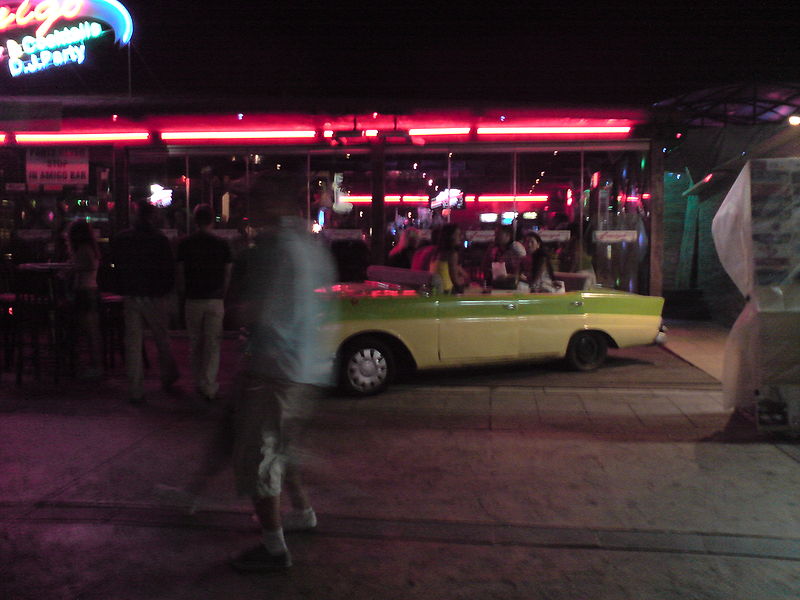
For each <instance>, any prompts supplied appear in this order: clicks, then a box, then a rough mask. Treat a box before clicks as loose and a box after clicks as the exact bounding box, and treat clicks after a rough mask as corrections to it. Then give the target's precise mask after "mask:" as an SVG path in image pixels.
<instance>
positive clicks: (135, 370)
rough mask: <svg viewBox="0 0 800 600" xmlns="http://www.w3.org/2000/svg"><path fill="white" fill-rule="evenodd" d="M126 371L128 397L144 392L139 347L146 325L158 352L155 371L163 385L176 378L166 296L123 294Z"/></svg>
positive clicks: (176, 370)
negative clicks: (128, 387)
mask: <svg viewBox="0 0 800 600" xmlns="http://www.w3.org/2000/svg"><path fill="white" fill-rule="evenodd" d="M123 310H124V313H125V371H126V373H127V375H128V383H129V385H130V396H131V398H141V397H142V395H144V369H143V365H142V346H143V344H144V329H145V327H148V328H149V329H150V331H151V332H152V334H153V340H154V341H155V343H156V349H157V351H158V371H159V375H160V376H161V382H162V384H164V385H168V384H171V383H173V382H174V381H175V380H176V379H177V378H178V366H177V365H176V364H175V359H174V358H173V356H172V347H171V346H170V342H169V331H168V330H167V326H168V325H169V300H168V298H167V297H163V298H150V297H147V296H125V298H124V301H123Z"/></svg>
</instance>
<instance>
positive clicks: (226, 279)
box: [178, 204, 232, 402]
mask: <svg viewBox="0 0 800 600" xmlns="http://www.w3.org/2000/svg"><path fill="white" fill-rule="evenodd" d="M194 222H195V225H197V231H196V232H195V233H193V234H191V235H189V236H187V237H185V238H184V239H183V240H181V241H180V243H179V244H178V290H179V291H180V292H183V293H184V295H185V298H186V303H185V305H184V314H185V316H186V330H187V332H188V334H189V342H190V352H191V363H192V374H193V376H194V386H195V390H196V391H197V393H198V394H199V395H200V397H201V398H203V399H204V400H206V401H208V402H211V401H213V400H214V399H215V398H216V396H217V390H218V389H219V384H218V383H217V373H218V372H219V353H220V343H221V341H222V321H223V319H224V317H225V304H224V299H225V293H226V292H227V290H228V285H229V284H230V280H231V264H232V262H231V261H232V258H231V250H230V247H229V246H228V243H227V242H226V241H225V240H223V239H220V238H219V237H217V236H215V235H214V234H213V233H211V230H212V229H213V227H214V209H213V208H212V207H211V206H209V205H208V204H198V205H197V206H196V207H195V209H194Z"/></svg>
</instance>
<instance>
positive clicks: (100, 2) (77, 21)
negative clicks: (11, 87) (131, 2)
mask: <svg viewBox="0 0 800 600" xmlns="http://www.w3.org/2000/svg"><path fill="white" fill-rule="evenodd" d="M102 23H105V24H107V25H109V26H111V29H112V31H113V32H114V41H115V42H116V43H117V44H119V45H121V46H124V45H126V44H128V43H129V42H130V40H131V36H132V35H133V21H132V19H131V15H130V13H129V12H128V10H127V9H126V8H125V7H124V6H123V5H122V4H120V3H119V2H118V1H117V0H38V1H37V0H22V1H21V2H12V3H10V4H6V5H3V6H0V35H3V34H6V35H7V36H8V37H6V38H5V40H4V41H5V45H3V46H0V64H2V63H4V62H5V63H6V64H7V68H8V71H9V72H10V73H11V76H12V77H18V76H20V75H29V74H32V73H38V72H40V71H44V70H46V69H50V68H52V67H61V66H64V65H69V64H83V63H84V62H85V60H86V57H87V54H86V51H87V42H89V43H90V42H91V41H92V40H95V39H98V38H101V37H103V36H104V35H105V34H107V33H108V32H107V30H105V29H104V28H103V25H102ZM33 27H36V29H35V30H33ZM0 39H2V38H0Z"/></svg>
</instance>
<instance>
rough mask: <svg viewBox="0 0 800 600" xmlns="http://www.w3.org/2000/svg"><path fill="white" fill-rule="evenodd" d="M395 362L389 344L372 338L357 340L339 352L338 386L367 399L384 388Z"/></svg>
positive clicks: (392, 374) (366, 337)
mask: <svg viewBox="0 0 800 600" xmlns="http://www.w3.org/2000/svg"><path fill="white" fill-rule="evenodd" d="M395 368H396V363H395V359H394V355H393V354H392V350H391V348H390V347H389V345H388V344H387V343H385V342H383V341H382V340H380V339H378V338H375V337H369V336H365V337H360V338H357V339H355V340H353V341H351V342H348V343H347V345H346V346H345V347H344V348H343V349H342V352H341V354H340V371H339V383H340V385H341V387H342V389H343V390H344V391H346V392H348V393H350V394H354V395H356V396H370V395H372V394H377V393H379V392H382V391H383V390H385V389H386V387H387V386H388V385H389V382H390V381H391V380H392V378H393V377H394V374H395Z"/></svg>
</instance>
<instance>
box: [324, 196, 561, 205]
mask: <svg viewBox="0 0 800 600" xmlns="http://www.w3.org/2000/svg"><path fill="white" fill-rule="evenodd" d="M515 198H516V201H517V202H547V199H548V197H547V196H540V195H533V196H532V195H524V196H507V195H498V194H482V195H480V196H474V195H469V196H465V197H464V199H465V200H466V201H467V202H474V201H475V200H476V199H477V201H478V202H502V203H510V202H514V199H515ZM340 200H341V201H342V202H350V203H351V204H372V196H341V197H340ZM383 201H384V202H385V203H386V204H399V203H400V202H401V196H396V195H395V196H384V197H383ZM428 201H429V196H402V202H403V204H427V203H428Z"/></svg>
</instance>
